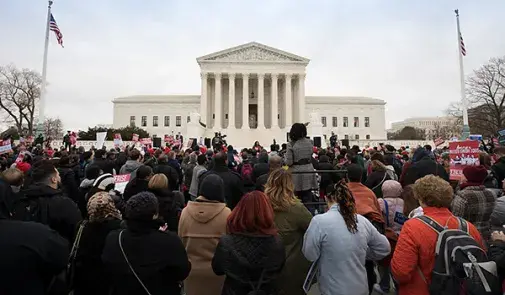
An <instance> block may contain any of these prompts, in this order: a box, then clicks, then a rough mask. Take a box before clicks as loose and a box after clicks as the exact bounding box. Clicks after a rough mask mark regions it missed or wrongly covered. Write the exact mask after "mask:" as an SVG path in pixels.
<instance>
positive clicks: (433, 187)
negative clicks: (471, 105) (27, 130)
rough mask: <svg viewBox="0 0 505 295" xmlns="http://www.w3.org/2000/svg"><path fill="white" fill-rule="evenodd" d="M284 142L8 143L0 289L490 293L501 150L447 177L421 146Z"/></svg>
mask: <svg viewBox="0 0 505 295" xmlns="http://www.w3.org/2000/svg"><path fill="white" fill-rule="evenodd" d="M220 138H221V139H222V136H220ZM289 138H290V141H289V142H288V143H286V144H282V145H280V146H279V145H278V144H276V143H275V142H274V143H273V144H272V145H271V146H270V149H269V150H268V151H267V149H265V148H264V147H262V146H261V144H260V143H259V142H255V143H254V145H253V146H252V147H251V148H247V149H242V150H236V149H234V148H233V146H231V145H227V144H226V141H224V140H216V141H213V148H212V149H210V148H207V147H205V146H199V145H197V144H196V145H193V146H192V147H191V148H188V149H186V150H180V149H178V148H174V147H171V146H167V147H165V148H158V149H153V148H150V147H143V148H140V147H136V146H132V147H125V148H119V147H118V148H116V149H111V150H106V149H105V148H103V149H95V148H92V149H91V150H88V151H86V150H85V149H83V148H76V147H75V146H73V144H75V142H73V143H71V142H70V141H69V140H66V141H65V145H64V146H63V147H61V148H60V149H59V150H53V149H52V148H50V147H42V146H40V145H35V146H31V145H28V144H20V145H17V146H15V145H13V150H12V152H10V153H4V154H2V155H0V164H1V170H2V171H1V176H0V261H1V263H0V294H2V295H4V294H5V295H10V294H16V295H18V294H21V295H23V294H30V295H37V294H41V295H42V294H69V293H70V292H72V293H73V294H74V295H81V294H96V295H101V294H104V295H109V294H113V295H128V294H132V295H133V294H136V295H137V294H149V295H151V294H152V295H155V294H187V295H201V294H208V295H219V294H223V295H240V294H244V295H247V294H251V295H252V294H268V295H274V294H289V295H296V294H300V295H301V294H305V293H306V292H307V291H308V290H310V289H311V288H317V289H318V292H320V294H323V295H330V294H331V295H339V294H342V295H344V294H346V295H365V294H372V293H373V292H375V293H376V294H392V293H395V294H400V295H428V294H493V295H494V294H502V292H503V290H502V283H503V282H504V279H505V234H504V233H503V227H504V224H505V196H504V194H505V193H504V191H505V185H503V186H502V184H503V183H504V178H505V147H492V148H491V149H490V148H489V147H483V151H482V153H481V155H480V156H479V165H475V166H468V167H466V168H465V169H464V170H463V175H464V176H463V177H462V179H461V180H460V181H451V180H450V178H449V174H450V173H449V172H450V171H449V161H450V159H449V158H448V157H447V154H446V153H444V151H443V150H440V149H432V147H431V146H424V147H421V146H419V147H401V148H399V149H395V148H394V147H393V146H391V145H380V146H378V147H358V146H353V147H341V146H338V143H336V142H332V145H331V146H329V147H327V148H324V149H323V148H320V147H315V146H314V144H313V142H312V141H311V140H310V139H308V138H307V129H306V126H305V125H304V124H298V123H297V124H294V125H293V126H292V128H291V131H290V133H289ZM4 140H8V139H4ZM228 141H229V142H230V143H231V142H232V141H233V138H228ZM116 175H129V181H128V183H127V184H126V187H124V188H120V187H119V186H118V185H117V182H116V181H115V179H116V178H115V176H116ZM377 274H378V275H377ZM504 285H505V284H504Z"/></svg>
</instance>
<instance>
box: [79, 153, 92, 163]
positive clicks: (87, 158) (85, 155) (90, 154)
mask: <svg viewBox="0 0 505 295" xmlns="http://www.w3.org/2000/svg"><path fill="white" fill-rule="evenodd" d="M92 155H93V153H92V152H90V151H86V152H84V153H83V154H82V158H83V159H84V160H85V161H86V160H89V159H91V156H92Z"/></svg>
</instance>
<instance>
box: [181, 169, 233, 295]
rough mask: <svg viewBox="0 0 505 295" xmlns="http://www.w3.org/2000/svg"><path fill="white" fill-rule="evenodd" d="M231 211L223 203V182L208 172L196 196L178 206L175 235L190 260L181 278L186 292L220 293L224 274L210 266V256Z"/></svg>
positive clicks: (223, 233) (214, 294)
mask: <svg viewBox="0 0 505 295" xmlns="http://www.w3.org/2000/svg"><path fill="white" fill-rule="evenodd" d="M230 213H231V211H230V209H229V208H227V207H226V204H225V203H224V182H223V180H222V179H221V178H220V177H219V176H217V175H209V176H208V177H206V178H205V179H204V180H203V181H202V184H201V189H200V196H199V197H198V198H196V200H195V201H190V202H189V203H188V205H187V207H186V208H184V210H182V214H181V219H180V222H179V237H181V239H182V243H183V244H184V247H185V248H186V251H187V253H188V258H189V260H190V261H192V266H191V273H190V274H189V276H188V278H187V279H186V280H185V281H184V291H185V292H186V294H187V295H200V294H208V295H220V294H221V289H222V288H223V283H224V278H223V277H217V276H216V275H215V274H214V272H213V270H212V265H211V264H212V258H213V257H214V253H215V251H216V247H217V244H218V242H219V239H220V238H221V236H223V235H225V234H226V219H227V218H228V216H229V215H230Z"/></svg>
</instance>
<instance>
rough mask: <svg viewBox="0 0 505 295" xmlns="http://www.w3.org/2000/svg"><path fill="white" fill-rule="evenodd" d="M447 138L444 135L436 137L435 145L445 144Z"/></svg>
mask: <svg viewBox="0 0 505 295" xmlns="http://www.w3.org/2000/svg"><path fill="white" fill-rule="evenodd" d="M444 143H445V140H444V139H443V138H442V137H439V138H437V139H435V146H439V145H443V144H444Z"/></svg>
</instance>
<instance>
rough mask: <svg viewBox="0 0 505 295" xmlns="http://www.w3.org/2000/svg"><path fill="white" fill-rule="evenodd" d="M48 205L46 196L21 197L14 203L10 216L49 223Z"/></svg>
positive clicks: (22, 219)
mask: <svg viewBox="0 0 505 295" xmlns="http://www.w3.org/2000/svg"><path fill="white" fill-rule="evenodd" d="M48 207H49V206H48V204H47V199H46V198H26V197H23V198H21V199H19V200H18V201H16V202H15V203H14V206H13V212H12V218H13V219H15V220H20V221H33V222H38V223H42V224H46V225H49V208H48Z"/></svg>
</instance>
